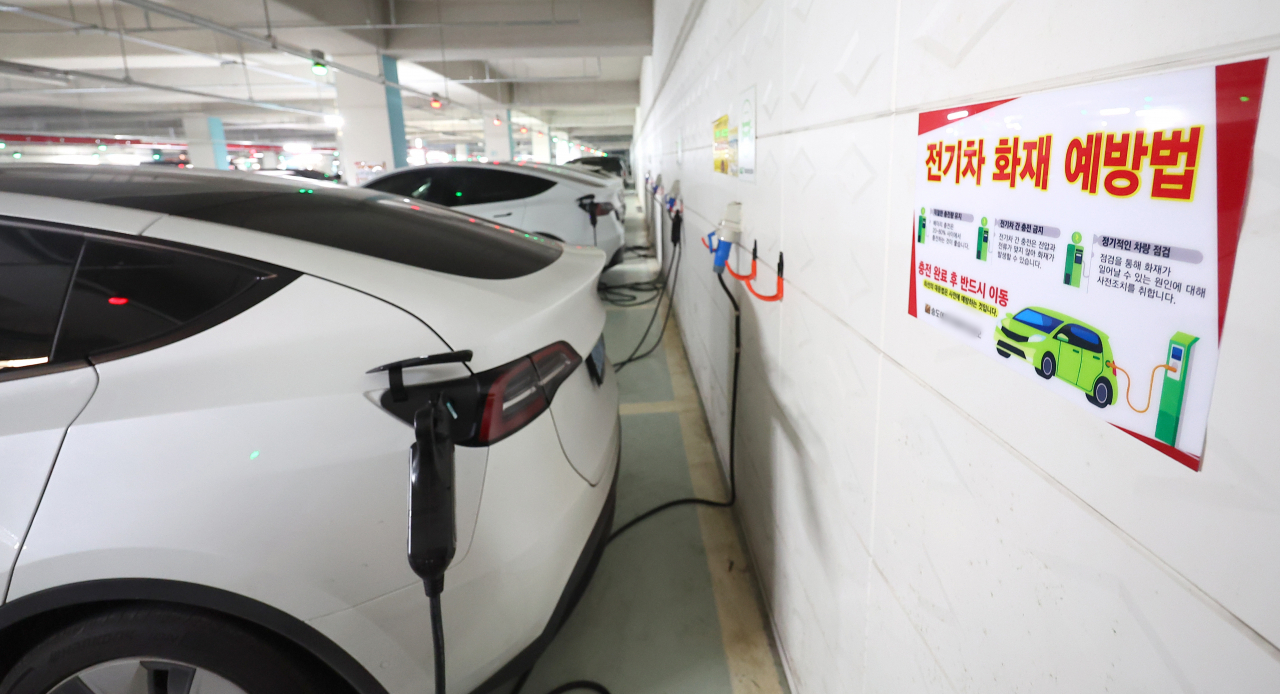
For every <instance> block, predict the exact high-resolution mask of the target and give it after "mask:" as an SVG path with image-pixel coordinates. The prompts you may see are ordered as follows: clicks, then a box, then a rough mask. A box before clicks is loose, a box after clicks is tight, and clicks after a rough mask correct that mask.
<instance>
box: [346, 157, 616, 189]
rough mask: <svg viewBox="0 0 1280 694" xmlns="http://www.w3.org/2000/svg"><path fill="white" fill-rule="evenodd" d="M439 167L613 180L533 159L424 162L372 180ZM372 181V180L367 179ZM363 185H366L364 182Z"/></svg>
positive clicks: (604, 183)
mask: <svg viewBox="0 0 1280 694" xmlns="http://www.w3.org/2000/svg"><path fill="white" fill-rule="evenodd" d="M439 168H462V169H493V168H498V169H501V170H504V171H515V172H517V173H528V174H533V175H536V176H540V177H541V178H547V179H552V180H555V181H569V182H571V183H577V184H579V185H585V186H591V187H594V188H607V187H609V185H610V184H611V183H612V182H613V180H614V179H613V178H612V177H611V176H605V175H602V174H598V173H595V172H592V171H587V170H585V169H581V168H568V167H565V166H559V165H557V164H544V163H542V162H533V161H517V162H497V161H494V162H478V161H455V162H449V163H446V164H426V165H423V166H411V167H409V168H405V169H396V170H395V171H391V172H388V173H386V174H384V175H383V176H379V177H378V178H375V179H374V181H376V180H379V179H381V178H385V177H388V176H394V175H396V174H400V173H403V172H405V171H416V170H427V169H439ZM369 183H373V181H369ZM365 185H368V183H366V184H365Z"/></svg>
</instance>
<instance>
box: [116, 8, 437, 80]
mask: <svg viewBox="0 0 1280 694" xmlns="http://www.w3.org/2000/svg"><path fill="white" fill-rule="evenodd" d="M119 2H122V3H124V4H126V5H133V6H134V7H137V8H138V9H141V10H146V11H147V12H155V13H156V14H159V15H163V16H165V17H169V18H171V19H176V20H178V21H180V22H186V23H188V24H194V25H195V26H198V27H202V28H204V29H208V30H210V31H215V32H217V33H219V34H222V35H224V36H230V37H231V38H234V39H237V40H240V41H244V42H245V43H252V44H255V45H258V46H262V47H264V48H269V49H271V50H273V51H278V52H280V53H287V54H289V55H292V56H296V57H298V58H302V59H303V60H306V61H307V62H309V63H320V64H322V65H325V66H327V67H329V68H331V69H334V70H340V71H342V72H345V73H346V74H348V75H351V76H352V77H357V78H359V79H363V80H368V81H370V82H377V83H378V84H381V85H384V86H387V87H391V88H393V89H399V90H400V91H402V92H409V93H411V94H417V95H419V96H423V97H426V98H428V99H430V98H432V96H433V95H432V94H429V93H427V92H424V91H421V90H419V89H414V88H413V87H407V86H405V85H403V84H400V83H398V82H392V81H391V80H388V79H387V78H385V77H383V76H382V75H375V74H373V73H369V72H365V71H363V70H357V69H356V68H353V67H351V66H350V65H343V64H342V63H338V62H335V61H332V60H329V59H328V58H317V57H316V56H314V55H313V54H312V53H311V51H310V50H308V49H305V48H299V47H297V46H292V45H290V44H287V43H283V42H281V41H280V40H279V39H278V38H276V37H275V36H272V37H271V38H266V37H263V36H258V35H257V34H250V33H248V32H246V31H241V30H239V29H235V28H233V27H229V26H227V25H225V24H219V23H218V22H215V21H213V20H211V19H206V18H204V17H201V16H199V15H194V14H191V13H190V12H184V11H182V10H179V9H176V8H173V7H169V6H168V5H161V4H160V3H158V2H152V0H119ZM275 28H276V29H279V27H275Z"/></svg>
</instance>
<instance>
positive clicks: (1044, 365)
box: [1036, 352, 1058, 378]
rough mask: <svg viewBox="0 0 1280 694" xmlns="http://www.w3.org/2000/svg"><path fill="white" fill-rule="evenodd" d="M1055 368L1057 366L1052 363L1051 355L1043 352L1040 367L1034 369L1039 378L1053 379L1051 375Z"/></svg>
mask: <svg viewBox="0 0 1280 694" xmlns="http://www.w3.org/2000/svg"><path fill="white" fill-rule="evenodd" d="M1057 368H1058V365H1057V363H1056V362H1054V360H1053V355H1052V354H1050V353H1049V352H1045V353H1044V356H1042V357H1040V367H1039V368H1037V369H1036V373H1038V374H1040V377H1041V378H1053V373H1054V371H1056V370H1057Z"/></svg>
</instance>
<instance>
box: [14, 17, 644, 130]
mask: <svg viewBox="0 0 1280 694" xmlns="http://www.w3.org/2000/svg"><path fill="white" fill-rule="evenodd" d="M652 34H653V5H652V0H218V2H216V3H210V2H207V1H206V2H200V1H197V0H164V1H163V2H155V0H70V1H68V0H0V61H6V62H0V132H28V133H57V134H92V135H112V134H126V135H139V136H148V137H170V138H172V137H182V135H183V133H182V131H181V119H182V116H183V115H184V114H190V113H207V114H209V115H217V116H220V117H221V118H222V119H223V122H224V124H225V126H226V129H227V135H228V138H231V139H243V140H253V141H261V142H274V141H282V140H286V139H289V140H297V139H307V140H311V141H313V142H316V143H326V142H332V141H333V138H334V126H332V125H326V124H325V121H324V118H323V114H326V113H328V114H332V113H334V112H335V109H334V94H335V89H334V74H333V71H330V73H329V74H327V75H315V74H313V73H312V70H311V64H310V61H309V60H307V59H306V58H304V57H300V56H299V55H296V53H299V52H300V53H302V54H303V55H307V54H309V53H310V51H312V50H319V51H321V52H322V53H323V54H324V55H325V57H326V58H327V59H328V60H330V61H332V62H334V63H336V64H342V63H343V58H344V57H349V56H357V55H370V54H373V53H378V52H380V53H383V54H386V55H390V56H393V57H395V58H397V59H398V60H399V77H400V83H401V84H402V85H404V86H405V87H408V88H409V89H408V90H406V91H404V92H403V96H404V103H405V120H406V130H407V131H408V134H409V136H410V137H423V138H425V139H426V140H427V141H428V142H466V141H476V140H478V139H479V138H480V131H481V124H480V117H479V113H480V110H481V109H487V108H510V109H512V110H513V112H517V113H516V115H517V117H526V118H532V119H538V120H541V121H543V122H546V123H548V124H549V125H550V126H551V127H552V128H554V129H555V130H563V131H566V132H568V133H569V135H570V136H571V137H572V138H574V139H577V140H581V141H583V142H585V143H588V144H591V145H594V146H596V147H600V148H612V147H625V146H627V145H628V144H629V142H630V138H631V130H632V125H633V123H634V120H635V109H636V106H637V105H638V104H639V97H640V93H639V91H640V90H639V77H640V64H641V59H642V57H643V56H645V55H648V54H649V53H650V51H651V47H652ZM273 41H274V45H275V47H276V48H273V47H272V42H273ZM291 51H292V53H294V54H291ZM432 94H438V95H440V97H442V99H443V100H444V101H445V104H446V105H445V107H444V108H442V109H439V110H436V109H432V108H430V107H429V101H430V97H431V95H432Z"/></svg>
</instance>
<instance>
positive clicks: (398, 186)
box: [365, 162, 626, 265]
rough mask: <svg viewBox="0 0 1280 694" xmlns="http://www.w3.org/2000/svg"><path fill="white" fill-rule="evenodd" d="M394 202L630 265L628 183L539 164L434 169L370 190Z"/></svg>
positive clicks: (395, 175)
mask: <svg viewBox="0 0 1280 694" xmlns="http://www.w3.org/2000/svg"><path fill="white" fill-rule="evenodd" d="M365 187H366V188H373V189H374V190H380V191H383V192H386V193H391V194H393V195H399V196H402V197H407V198H412V199H415V200H423V201H426V202H432V203H436V204H437V205H444V206H446V207H452V208H453V209H455V210H457V211H459V212H465V213H467V214H469V215H475V216H477V217H481V218H485V219H491V220H493V221H495V222H499V223H501V224H509V225H511V226H513V227H516V228H518V229H525V230H528V231H530V232H533V233H536V234H539V235H545V236H550V237H551V238H553V239H556V240H558V241H563V242H565V243H567V244H572V245H577V246H595V247H597V248H599V249H600V250H602V251H604V252H605V255H607V256H608V257H609V259H610V263H609V264H611V265H612V264H613V263H615V262H617V261H618V260H620V259H621V258H622V248H623V245H624V243H625V240H624V234H623V223H622V220H623V218H624V217H625V216H626V207H625V206H624V201H623V190H622V181H621V180H620V179H618V178H616V177H613V176H608V175H604V174H598V173H595V172H593V171H590V170H588V169H584V168H576V167H575V168H569V167H564V166H555V165H553V164H537V163H533V162H517V163H514V164H506V163H490V164H481V163H472V162H457V163H453V164H432V165H427V166H415V167H411V168H408V169H399V170H397V171H393V172H391V173H389V174H386V175H385V176H381V177H379V178H376V179H374V180H372V181H370V182H368V183H366V184H365Z"/></svg>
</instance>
